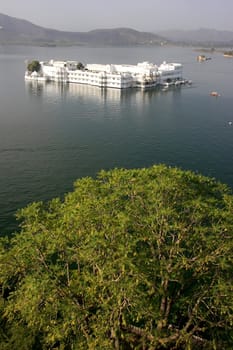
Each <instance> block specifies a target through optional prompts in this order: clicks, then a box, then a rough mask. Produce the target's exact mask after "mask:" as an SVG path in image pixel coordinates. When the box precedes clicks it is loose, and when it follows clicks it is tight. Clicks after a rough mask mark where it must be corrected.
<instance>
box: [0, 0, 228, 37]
mask: <svg viewBox="0 0 233 350" xmlns="http://www.w3.org/2000/svg"><path fill="white" fill-rule="evenodd" d="M0 13H3V14H6V15H9V16H13V17H17V18H21V19H26V20H28V21H30V22H32V23H34V24H37V25H40V26H43V27H47V28H53V29H59V30H67V31H88V30H92V29H97V28H117V27H127V28H133V29H137V30H141V31H152V32H158V31H162V30H167V29H185V30H190V29H199V28H211V29H219V30H231V31H233V20H232V16H233V0H65V1H63V0H40V1H38V0H36V1H35V0H1V4H0Z"/></svg>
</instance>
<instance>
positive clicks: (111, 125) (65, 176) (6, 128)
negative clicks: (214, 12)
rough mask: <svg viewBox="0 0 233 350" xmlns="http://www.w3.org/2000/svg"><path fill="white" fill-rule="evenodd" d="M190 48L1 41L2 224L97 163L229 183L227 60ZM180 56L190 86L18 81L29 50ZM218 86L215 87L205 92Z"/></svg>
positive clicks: (232, 181)
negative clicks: (200, 57)
mask: <svg viewBox="0 0 233 350" xmlns="http://www.w3.org/2000/svg"><path fill="white" fill-rule="evenodd" d="M197 54H198V53H197V52H195V51H193V50H192V49H191V48H188V49H187V48H175V47H174V48H163V47H159V48H79V47H78V48H76V47H74V48H32V47H14V46H12V47H1V46H0V74H1V86H0V106H1V109H0V232H1V234H6V233H10V232H12V231H13V230H15V228H16V226H15V221H14V219H13V216H14V213H15V211H16V210H17V208H21V207H24V206H25V205H27V204H28V203H30V202H32V201H38V200H48V199H51V198H53V197H55V196H62V195H63V194H64V193H66V192H68V191H70V190H72V185H73V182H74V180H75V179H77V178H80V177H82V176H86V175H91V176H94V175H95V174H96V173H97V172H98V171H99V170H100V169H103V168H104V169H109V168H113V167H127V168H131V167H144V166H150V165H152V164H156V163H165V164H168V165H175V166H179V167H182V168H183V169H191V170H194V171H198V172H201V173H203V174H205V175H208V176H212V177H215V178H217V179H218V180H220V181H222V182H225V183H227V184H228V185H230V186H231V187H233V125H232V126H230V125H229V123H228V122H229V121H233V98H232V97H233V80H232V77H233V59H226V58H224V57H223V56H222V55H221V54H220V53H215V54H213V55H212V60H211V61H208V62H205V63H198V62H197V61H196V56H197ZM50 58H57V59H77V60H80V61H82V62H83V63H89V62H96V63H137V62H141V61H144V60H148V61H151V62H154V63H158V64H159V63H161V62H162V61H164V60H167V61H168V62H169V61H170V62H171V61H175V62H181V63H183V64H184V76H185V77H186V78H188V79H192V81H193V85H192V87H184V88H181V89H180V88H177V89H174V90H170V91H168V92H161V91H158V90H150V91H146V92H142V91H140V90H128V91H118V90H114V89H113V90H112V89H109V90H101V89H99V88H96V87H88V86H82V85H81V86H79V85H69V86H65V85H57V84H47V85H43V84H31V83H25V82H24V71H25V60H27V59H40V60H43V59H50ZM213 90H217V91H218V92H219V93H220V94H221V96H220V97H218V98H214V97H210V96H209V93H210V91H213Z"/></svg>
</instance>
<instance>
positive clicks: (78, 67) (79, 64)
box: [77, 62, 85, 70]
mask: <svg viewBox="0 0 233 350" xmlns="http://www.w3.org/2000/svg"><path fill="white" fill-rule="evenodd" d="M84 68H85V67H84V65H83V63H82V62H78V64H77V69H81V70H83V69H84Z"/></svg>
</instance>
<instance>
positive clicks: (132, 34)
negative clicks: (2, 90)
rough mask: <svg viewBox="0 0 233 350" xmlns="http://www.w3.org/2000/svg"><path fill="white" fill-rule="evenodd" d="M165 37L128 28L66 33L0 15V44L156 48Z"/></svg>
mask: <svg viewBox="0 0 233 350" xmlns="http://www.w3.org/2000/svg"><path fill="white" fill-rule="evenodd" d="M164 40H165V39H164V38H163V37H161V36H158V35H156V34H153V33H147V32H139V31H137V30H134V29H129V28H116V29H98V30H92V31H89V32H65V31H59V30H53V29H48V28H43V27H40V26H37V25H35V24H33V23H31V22H29V21H26V20H22V19H18V18H14V17H10V16H7V15H4V14H0V44H28V45H30V44H34V45H35V44H37V45H44V44H48V45H71V44H73V45H116V46H117V45H118V46H120V45H123V46H124V45H158V44H160V43H161V42H164Z"/></svg>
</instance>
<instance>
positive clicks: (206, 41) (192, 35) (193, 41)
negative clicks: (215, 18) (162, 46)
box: [159, 28, 233, 46]
mask: <svg viewBox="0 0 233 350" xmlns="http://www.w3.org/2000/svg"><path fill="white" fill-rule="evenodd" d="M159 35H161V36H164V37H166V38H168V39H169V40H171V41H173V42H176V43H183V44H189V45H200V44H201V45H206V46H232V45H233V32H232V31H226V30H216V29H208V28H200V29H197V30H165V31H161V32H159Z"/></svg>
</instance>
